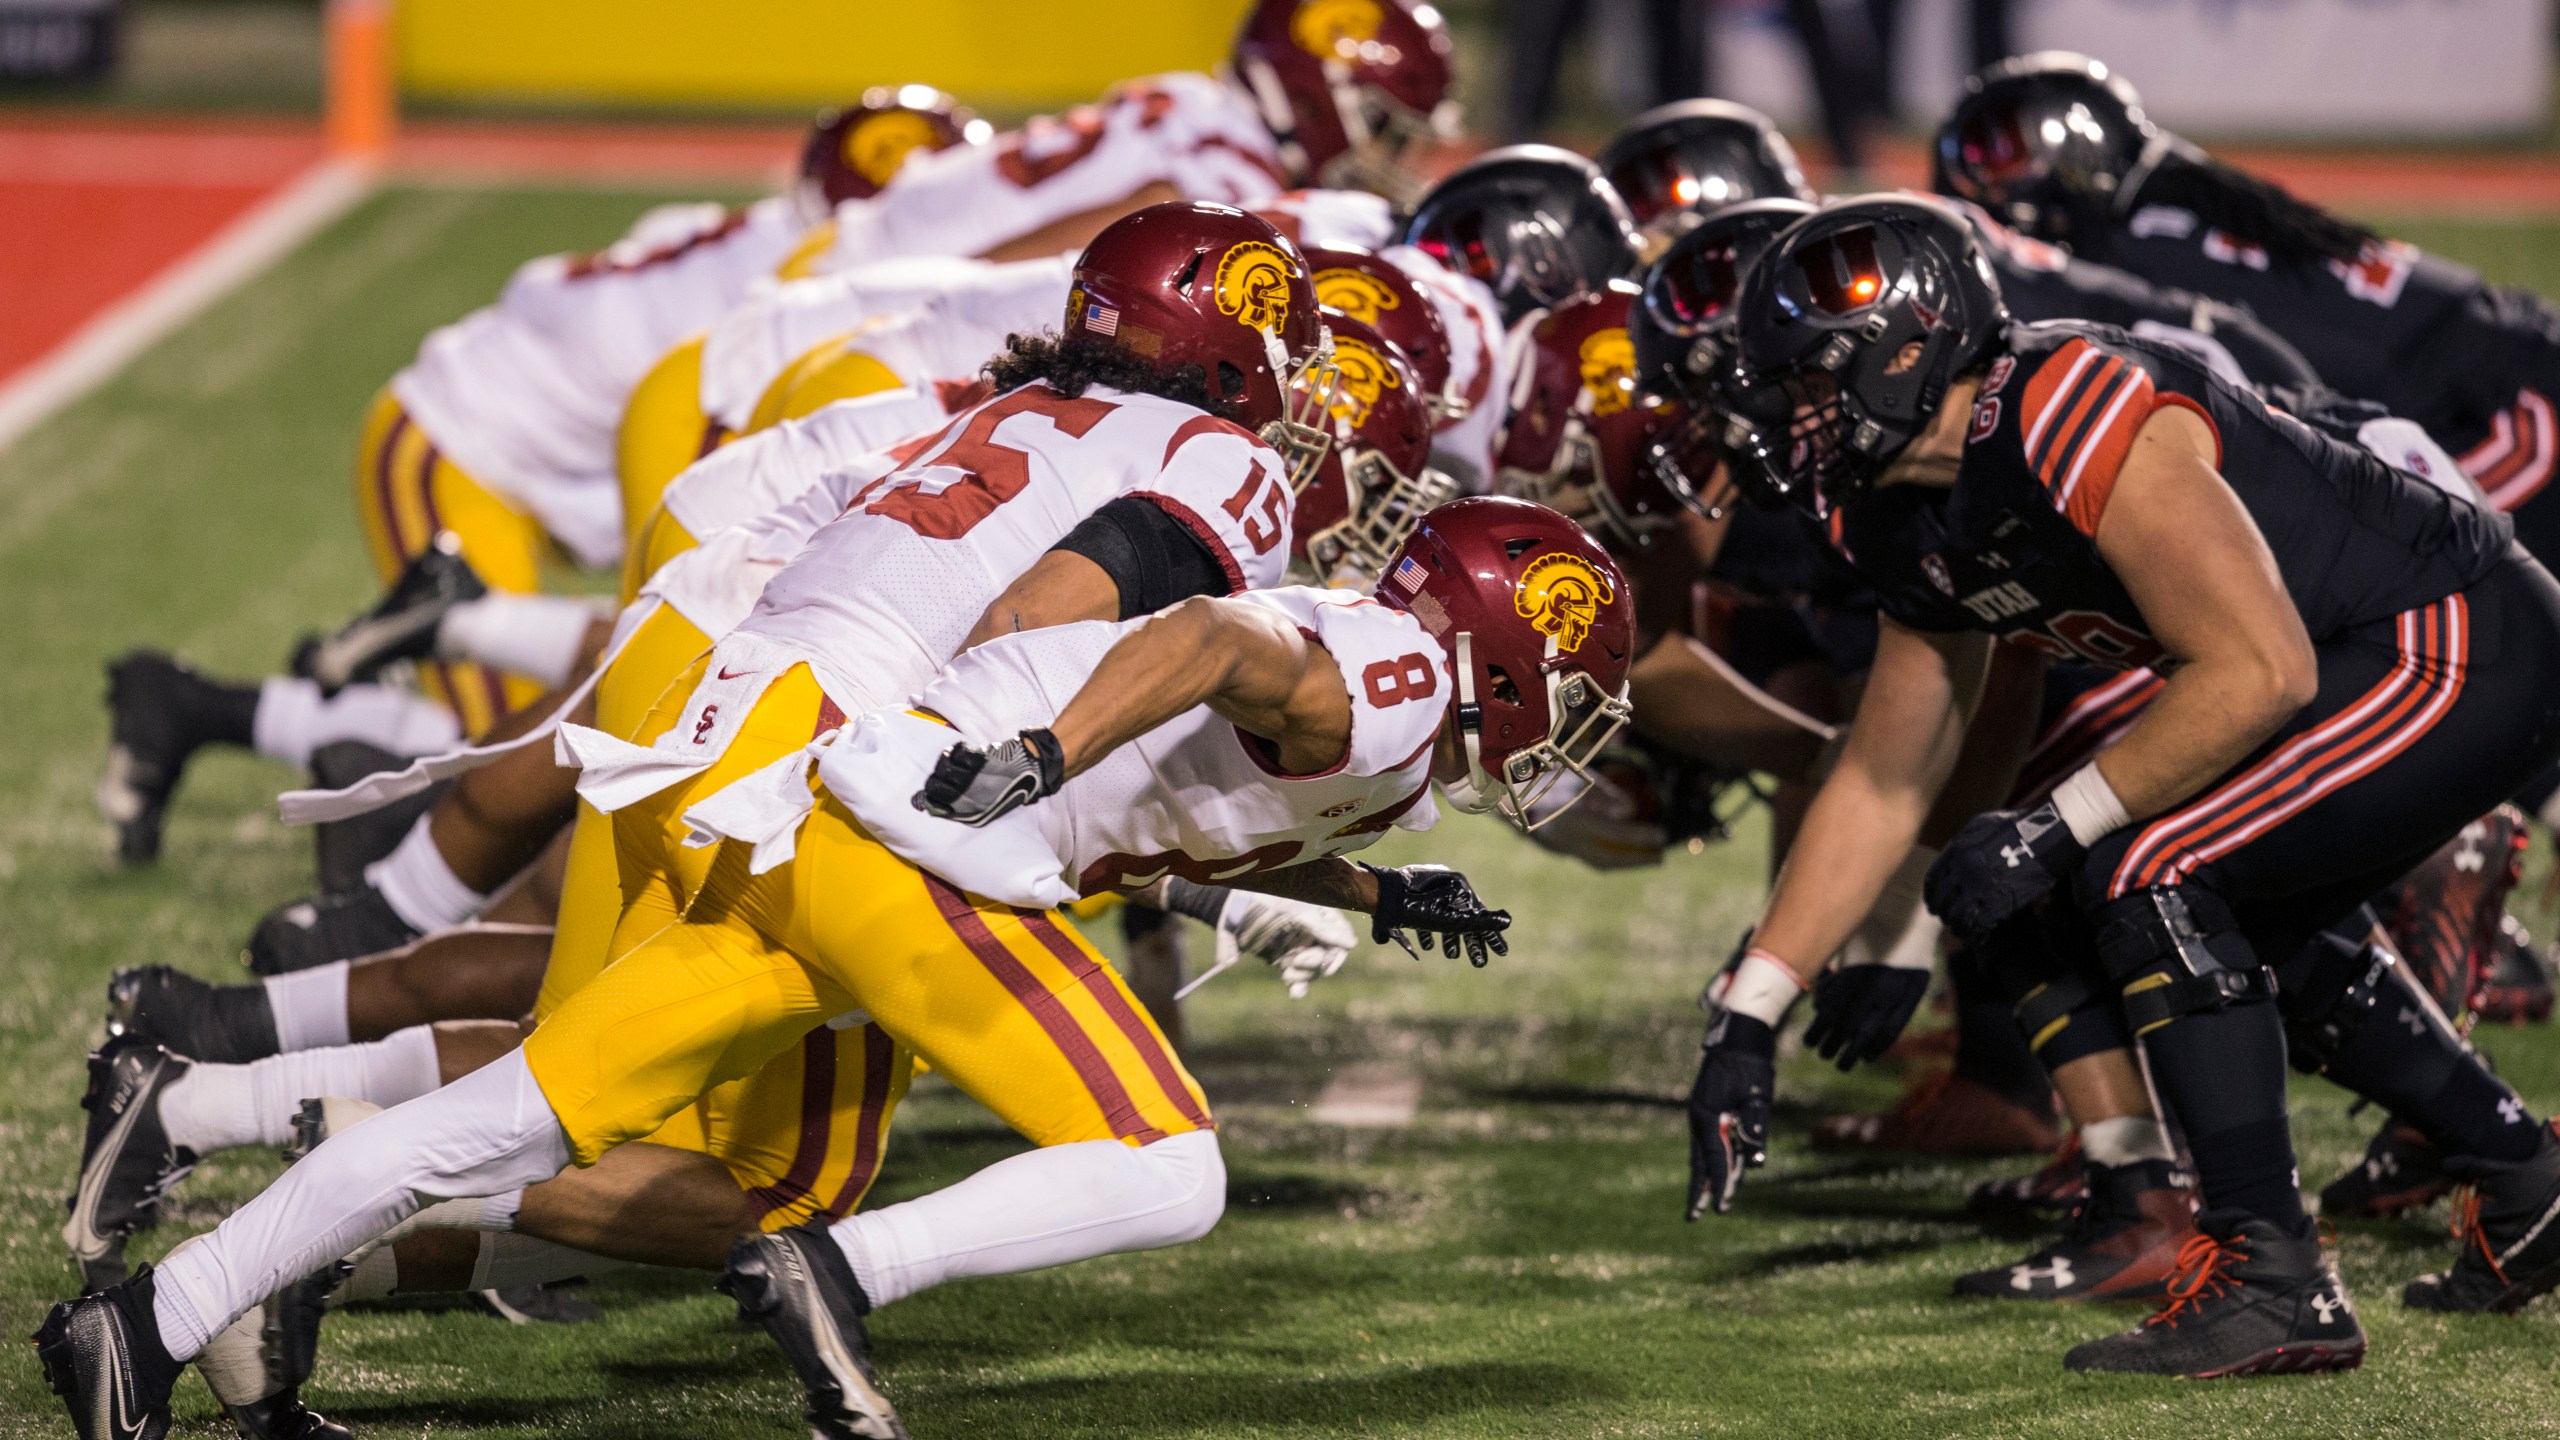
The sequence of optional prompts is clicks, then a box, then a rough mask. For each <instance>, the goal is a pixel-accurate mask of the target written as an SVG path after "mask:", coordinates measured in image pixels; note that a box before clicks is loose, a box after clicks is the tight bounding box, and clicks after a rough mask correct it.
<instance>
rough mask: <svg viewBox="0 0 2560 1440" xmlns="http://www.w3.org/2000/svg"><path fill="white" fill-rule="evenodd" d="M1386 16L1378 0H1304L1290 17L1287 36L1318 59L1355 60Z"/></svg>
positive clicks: (1372, 38)
mask: <svg viewBox="0 0 2560 1440" xmlns="http://www.w3.org/2000/svg"><path fill="white" fill-rule="evenodd" d="M1386 18H1387V16H1386V12H1385V11H1384V10H1382V9H1380V8H1379V5H1378V0H1303V3H1301V4H1300V5H1299V6H1298V13H1297V14H1295V15H1292V16H1290V17H1289V38H1290V39H1292V40H1295V41H1297V42H1298V48H1299V49H1301V50H1304V51H1306V52H1307V53H1308V54H1310V55H1313V56H1314V57H1316V58H1317V59H1319V60H1357V59H1359V58H1360V50H1361V47H1363V46H1365V45H1368V44H1370V43H1371V42H1372V41H1375V40H1376V39H1377V38H1378V27H1379V26H1380V25H1383V24H1385V23H1386Z"/></svg>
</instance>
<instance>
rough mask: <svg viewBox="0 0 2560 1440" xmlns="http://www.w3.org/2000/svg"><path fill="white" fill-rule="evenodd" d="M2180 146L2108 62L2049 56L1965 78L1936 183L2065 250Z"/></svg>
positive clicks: (1947, 125) (1941, 146) (1936, 159)
mask: <svg viewBox="0 0 2560 1440" xmlns="http://www.w3.org/2000/svg"><path fill="white" fill-rule="evenodd" d="M2175 143H2176V140H2175V137H2173V136H2171V135H2170V134H2169V133H2168V132H2167V131H2165V130H2162V129H2161V128H2160V127H2159V126H2157V125H2155V124H2153V123H2152V122H2151V118H2150V117H2149V116H2147V115H2145V114H2143V113H2142V97H2141V96H2140V95H2138V94H2135V93H2134V89H2133V85H2132V83H2131V82H2130V81H2128V80H2126V79H2125V78H2124V77H2123V76H2121V75H2118V74H2117V73H2115V72H2114V71H2113V70H2110V69H2108V68H2107V65H2106V62H2104V61H2101V60H2092V59H2090V58H2089V57H2088V56H2086V55H2078V54H2074V53H2072V52H2071V51H2068V50H2045V51H2041V52H2038V53H2037V54H2033V55H2021V56H2018V57H2017V58H2015V59H2011V60H2003V61H2001V62H2000V63H1999V64H1997V65H1993V66H1991V67H1989V68H1988V69H1985V70H1983V71H1982V72H1981V73H1980V74H1977V75H1974V76H1971V77H1969V78H1967V79H1966V81H1965V82H1964V95H1963V97H1962V98H1960V99H1958V100H1957V101H1956V105H1955V108H1954V109H1953V110H1950V111H1948V112H1947V118H1946V120H1945V122H1944V123H1942V124H1941V125H1939V126H1938V138H1937V143H1936V145H1935V146H1934V147H1933V149H1934V152H1935V153H1934V156H1933V161H1932V185H1933V186H1934V188H1935V189H1936V190H1937V191H1938V193H1939V194H1941V195H1955V196H1960V197H1962V198H1963V199H1966V200H1970V201H1972V202H1973V203H1975V204H1976V205H1979V206H1981V207H1982V208H1984V209H1985V210H1988V211H1990V212H1991V213H1992V215H1993V216H1994V217H1995V218H1997V219H1998V220H1999V221H2000V222H2001V223H2002V224H2005V225H2007V226H2009V227H2010V228H2011V229H2014V230H2020V231H2023V232H2025V233H2026V234H2029V235H2033V236H2035V237H2036V238H2037V239H2039V240H2050V241H2052V242H2054V243H2056V244H2061V245H2067V244H2070V243H2071V242H2072V240H2073V238H2074V237H2075V236H2081V235H2088V234H2092V233H2095V232H2097V231H2098V230H2099V229H2101V228H2102V227H2103V226H2104V225H2105V224H2106V222H2107V220H2108V218H2109V217H2110V216H2111V215H2112V214H2113V212H2114V210H2115V208H2116V206H2117V203H2118V198H2119V197H2120V196H2129V195H2131V194H2132V193H2133V192H2134V191H2135V190H2136V189H2137V188H2139V187H2140V185H2141V181H2142V177H2143V175H2144V174H2146V173H2148V172H2149V170H2150V169H2151V168H2152V167H2153V166H2154V165H2156V164H2158V163H2159V160H2160V157H2161V156H2162V155H2163V154H2164V153H2165V152H2166V151H2167V150H2168V149H2169V148H2170V147H2171V146H2172V145H2174V144H2175Z"/></svg>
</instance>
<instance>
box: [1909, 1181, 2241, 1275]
mask: <svg viewBox="0 0 2560 1440" xmlns="http://www.w3.org/2000/svg"><path fill="white" fill-rule="evenodd" d="M2088 1177H2089V1192H2088V1195H2087V1197H2086V1198H2084V1199H2083V1200H2082V1201H2081V1202H2080V1204H2079V1206H2078V1207H2077V1208H2075V1209H2074V1210H2073V1211H2072V1213H2071V1218H2070V1219H2069V1220H2068V1221H2066V1222H2065V1223H2064V1224H2063V1227H2062V1238H2061V1239H2059V1240H2057V1241H2055V1242H2054V1243H2053V1244H2051V1245H2048V1246H2046V1247H2045V1248H2043V1249H2042V1250H2039V1251H2037V1252H2036V1253H2034V1254H2033V1255H2030V1256H2028V1257H2027V1258H2026V1259H2024V1260H2021V1261H2019V1262H2018V1263H2016V1264H2014V1265H2000V1266H1995V1267H1993V1268H1991V1269H1989V1270H1976V1271H1974V1272H1973V1273H1972V1274H1970V1275H1962V1276H1958V1277H1957V1279H1956V1293H1957V1294H1958V1295H1970V1296H1973V1297H1975V1298H1977V1299H1984V1300H2153V1299H2157V1298H2159V1297H2160V1296H2163V1295H2166V1294H2168V1293H2169V1288H2168V1287H2169V1276H2170V1275H2171V1274H2172V1273H2173V1272H2175V1271H2176V1269H2177V1267H2178V1254H2179V1252H2180V1251H2181V1250H2182V1249H2184V1248H2185V1246H2186V1243H2187V1241H2188V1240H2190V1239H2192V1238H2194V1236H2195V1233H2196V1222H2195V1213H2196V1206H2195V1200H2194V1197H2192V1196H2191V1195H2189V1194H2188V1193H2187V1191H2186V1190H2185V1189H2184V1188H2182V1187H2181V1186H2180V1185H2179V1184H2178V1174H2177V1167H2176V1166H2174V1165H2172V1164H2170V1163H2169V1162H2168V1161H2166V1160H2145V1161H2141V1162H2139V1163H2136V1164H2132V1165H2098V1164H2092V1165H2090V1166H2089V1167H2088Z"/></svg>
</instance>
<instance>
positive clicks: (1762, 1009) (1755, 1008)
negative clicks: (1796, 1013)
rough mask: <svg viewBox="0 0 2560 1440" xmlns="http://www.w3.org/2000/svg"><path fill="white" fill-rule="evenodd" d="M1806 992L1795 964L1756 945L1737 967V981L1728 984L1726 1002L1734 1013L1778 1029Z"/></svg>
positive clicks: (1734, 971)
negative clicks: (1789, 1010) (1797, 998)
mask: <svg viewBox="0 0 2560 1440" xmlns="http://www.w3.org/2000/svg"><path fill="white" fill-rule="evenodd" d="M1803 993H1804V982H1803V981H1802V980H1799V979H1797V978H1796V972H1795V967H1793V966H1791V965H1789V964H1788V963H1787V962H1786V961H1784V960H1781V959H1779V958H1778V957H1777V956H1775V955H1772V954H1770V953H1769V952H1768V951H1766V950H1762V949H1759V948H1757V947H1754V948H1753V949H1751V950H1750V951H1748V952H1746V953H1745V954H1744V955H1743V957H1742V963H1741V964H1739V965H1736V966H1735V967H1733V980H1732V983H1730V984H1728V985H1726V986H1725V989H1724V998H1723V1001H1722V1003H1723V1006H1724V1008H1725V1009H1727V1010H1730V1011H1732V1012H1733V1013H1734V1014H1736V1015H1748V1016H1750V1017H1751V1018H1752V1019H1754V1020H1757V1021H1759V1022H1760V1023H1761V1024H1763V1025H1766V1026H1768V1027H1769V1028H1770V1029H1772V1030H1774V1029H1776V1028H1778V1024H1779V1022H1780V1021H1783V1020H1785V1019H1786V1018H1787V1010H1788V1008H1789V1007H1790V1006H1792V1005H1794V1004H1795V1003H1796V997H1797V996H1799V995H1802V994H1803Z"/></svg>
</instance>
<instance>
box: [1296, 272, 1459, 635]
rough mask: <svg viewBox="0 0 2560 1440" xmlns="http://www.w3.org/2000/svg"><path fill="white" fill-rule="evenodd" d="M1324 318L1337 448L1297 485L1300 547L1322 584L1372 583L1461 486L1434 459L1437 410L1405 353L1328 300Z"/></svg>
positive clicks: (1297, 548) (1297, 524) (1299, 553)
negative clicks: (1346, 578) (1333, 374)
mask: <svg viewBox="0 0 2560 1440" xmlns="http://www.w3.org/2000/svg"><path fill="white" fill-rule="evenodd" d="M1324 319H1325V324H1326V326H1327V327H1328V328H1329V329H1331V330H1332V332H1333V364H1334V368H1335V369H1336V370H1339V371H1340V372H1341V373H1342V384H1341V386H1340V388H1339V389H1337V390H1336V391H1335V393H1334V398H1333V407H1332V421H1333V450H1332V451H1331V453H1329V454H1327V455H1326V456H1325V460H1324V466H1323V468H1322V469H1320V470H1318V471H1317V472H1316V478H1315V479H1314V481H1313V482H1311V483H1310V484H1309V485H1308V486H1307V488H1306V489H1304V490H1301V491H1299V492H1298V510H1297V518H1296V521H1295V523H1294V525H1293V527H1292V530H1293V533H1294V535H1295V537H1296V538H1295V549H1296V552H1297V554H1298V557H1299V558H1301V559H1303V560H1305V561H1306V562H1307V566H1308V568H1309V569H1311V570H1312V571H1314V572H1315V578H1316V580H1317V581H1318V582H1319V583H1330V582H1332V581H1334V580H1336V579H1337V578H1338V577H1341V576H1343V573H1344V572H1345V571H1346V570H1347V571H1350V572H1352V574H1353V575H1355V576H1356V577H1357V578H1358V583H1360V584H1362V585H1373V584H1375V583H1376V582H1377V579H1378V576H1379V575H1380V574H1381V573H1382V572H1384V571H1385V569H1386V567H1387V562H1388V561H1390V560H1392V559H1394V558H1395V554H1396V551H1397V550H1398V549H1399V548H1400V547H1402V546H1403V544H1404V542H1405V540H1406V539H1407V538H1408V537H1409V536H1411V535H1412V534H1413V530H1414V527H1415V526H1417V525H1419V524H1421V523H1422V517H1423V515H1424V513H1425V512H1427V511H1429V510H1430V509H1431V508H1432V507H1433V506H1435V505H1439V504H1441V503H1442V502H1444V501H1447V500H1449V499H1452V498H1454V497H1455V496H1456V495H1457V492H1458V486H1457V482H1455V481H1453V480H1451V479H1450V478H1449V477H1447V476H1446V475H1443V474H1441V473H1440V472H1438V471H1436V470H1432V469H1429V468H1428V467H1427V462H1428V461H1429V459H1430V458H1431V412H1430V410H1429V409H1428V408H1427V407H1426V406H1425V405H1424V404H1423V398H1424V397H1423V390H1422V381H1421V379H1420V377H1419V376H1418V375H1417V374H1416V372H1415V370H1414V368H1413V365H1412V364H1411V363H1410V362H1409V361H1408V360H1407V359H1406V358H1405V355H1404V353H1403V352H1402V351H1401V350H1400V349H1398V348H1397V347H1396V345H1395V344H1394V343H1393V342H1391V341H1389V340H1387V339H1386V338H1385V337H1383V336H1381V335H1380V334H1379V333H1378V332H1377V331H1375V330H1373V329H1371V328H1370V327H1368V326H1366V325H1363V324H1361V323H1360V322H1359V321H1358V320H1355V319H1353V318H1351V317H1350V316H1348V315H1345V314H1343V313H1341V312H1340V311H1337V310H1335V309H1333V308H1331V307H1330V306H1328V307H1326V309H1325V312H1324Z"/></svg>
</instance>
